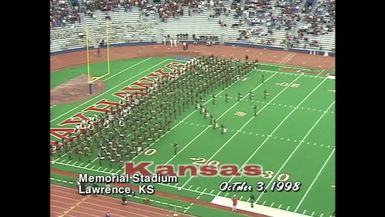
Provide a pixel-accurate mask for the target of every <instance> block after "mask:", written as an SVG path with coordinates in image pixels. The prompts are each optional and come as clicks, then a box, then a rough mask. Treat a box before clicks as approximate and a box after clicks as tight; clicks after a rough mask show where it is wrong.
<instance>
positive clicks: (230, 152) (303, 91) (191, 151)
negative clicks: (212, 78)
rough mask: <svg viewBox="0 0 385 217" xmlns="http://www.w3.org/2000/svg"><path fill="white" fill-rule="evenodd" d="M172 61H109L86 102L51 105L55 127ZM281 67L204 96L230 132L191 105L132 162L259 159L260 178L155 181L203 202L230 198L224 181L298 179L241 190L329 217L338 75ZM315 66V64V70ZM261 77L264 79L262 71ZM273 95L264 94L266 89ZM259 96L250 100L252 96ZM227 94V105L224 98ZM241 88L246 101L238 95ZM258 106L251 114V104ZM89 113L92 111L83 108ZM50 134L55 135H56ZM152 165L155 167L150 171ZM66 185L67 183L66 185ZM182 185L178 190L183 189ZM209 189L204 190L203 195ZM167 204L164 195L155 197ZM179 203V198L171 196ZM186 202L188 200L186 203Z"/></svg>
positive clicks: (208, 212)
mask: <svg viewBox="0 0 385 217" xmlns="http://www.w3.org/2000/svg"><path fill="white" fill-rule="evenodd" d="M170 62H175V60H172V59H167V58H148V59H130V60H125V61H116V62H111V69H112V70H111V71H112V74H111V76H110V77H106V78H105V82H106V85H107V89H106V91H105V92H104V93H102V94H101V95H98V96H94V97H93V98H91V99H87V100H84V101H81V102H77V103H72V104H68V105H57V106H55V107H53V108H52V109H51V115H52V116H51V117H52V118H51V128H64V127H69V128H71V127H74V125H65V126H63V125H62V126H60V123H62V122H63V121H64V120H66V119H68V118H70V117H72V116H73V115H75V114H76V113H78V112H81V111H84V109H86V108H88V107H89V106H91V105H94V104H95V103H97V102H99V101H100V100H101V99H108V100H111V101H118V100H119V98H118V97H117V96H116V95H113V93H116V92H118V91H120V90H121V89H122V88H124V87H127V86H128V85H129V84H131V83H133V82H134V81H136V80H138V79H140V78H142V77H144V76H146V75H148V74H149V73H151V72H152V71H155V70H157V69H160V68H163V69H165V70H168V69H167V68H166V67H165V66H166V64H167V63H170ZM281 69H282V66H275V65H262V66H260V67H259V68H258V69H257V70H255V71H253V72H252V73H250V74H249V75H247V77H246V78H245V79H241V80H240V81H238V82H236V83H235V84H233V85H232V86H230V87H229V88H227V89H226V90H222V89H216V90H215V91H214V94H218V96H217V97H218V100H217V103H216V104H213V103H212V101H211V95H212V94H209V96H208V97H206V98H205V99H204V100H205V101H206V108H207V109H208V111H209V112H210V113H211V114H213V115H214V117H216V118H217V120H218V123H220V124H224V126H225V127H226V128H228V132H227V133H225V134H224V135H222V134H221V133H220V130H219V129H213V128H212V127H211V126H210V125H209V124H210V123H209V120H208V119H205V118H204V116H203V115H202V114H200V113H199V112H198V111H196V110H195V109H194V108H190V109H188V110H186V111H185V112H184V113H182V115H181V116H179V117H178V118H177V119H176V120H175V123H174V127H173V129H172V130H171V131H169V132H168V133H167V134H166V135H165V136H163V137H162V138H161V139H160V140H158V141H157V142H156V143H154V144H153V145H152V146H151V147H150V148H149V149H150V150H151V151H148V152H144V153H143V154H142V155H140V156H138V157H137V158H136V159H135V162H141V161H153V162H154V165H157V164H165V163H171V164H174V165H178V164H191V163H193V164H196V165H201V164H202V163H212V164H219V165H222V164H237V165H239V166H243V165H245V164H260V165H262V166H263V171H264V172H263V174H262V176H261V177H257V178H255V177H254V178H253V177H247V176H241V177H235V178H233V177H220V176H217V177H213V178H207V177H190V176H186V177H180V179H179V183H178V184H177V185H176V186H175V185H173V184H166V185H160V184H157V185H156V189H157V190H159V191H165V192H170V193H173V194H179V195H183V196H187V197H191V198H197V197H198V196H200V200H206V201H211V200H213V199H214V198H215V197H216V196H222V197H231V196H232V195H233V193H225V192H220V191H219V190H218V186H219V184H220V183H221V182H224V181H231V182H235V181H246V182H247V183H248V184H250V185H252V186H254V187H255V185H256V183H257V182H258V181H262V182H264V184H265V185H267V186H271V185H273V183H274V182H279V181H288V180H290V181H293V182H296V181H298V182H301V183H302V184H301V186H300V190H299V191H298V192H277V191H273V192H272V191H268V192H266V193H261V192H257V191H255V190H254V191H253V192H252V193H250V192H245V193H240V192H238V193H236V194H237V196H238V198H240V199H241V200H242V201H247V200H248V198H249V196H250V194H254V195H255V197H256V198H257V203H258V204H260V205H264V206H270V207H273V208H277V209H283V210H289V211H292V212H296V213H301V214H302V213H304V214H306V215H312V216H330V215H331V214H332V213H333V211H334V210H335V205H334V198H335V188H334V187H333V186H334V185H335V181H334V179H335V168H334V165H335V154H334V151H335V143H334V140H335V132H334V131H335V123H334V119H335V114H334V100H335V95H334V90H335V80H333V79H329V78H327V77H325V75H326V73H329V72H322V73H317V74H308V73H305V74H301V71H302V70H303V71H304V72H306V69H304V68H300V69H299V70H301V71H300V72H293V73H292V72H286V71H281ZM310 70H311V69H310ZM83 71H84V67H79V68H73V69H67V70H63V71H58V72H55V73H53V74H52V77H51V88H52V87H55V86H57V85H59V84H61V83H63V82H65V81H68V80H70V79H72V78H74V77H76V76H77V75H80V74H81V73H83ZM262 74H263V76H264V83H262V82H261V76H262ZM264 90H266V91H268V92H269V94H270V95H269V97H268V98H267V99H264V97H263V91H264ZM250 91H252V92H253V93H255V97H254V98H249V96H248V93H249V92H250ZM225 93H227V94H228V95H229V96H230V101H229V102H225V100H224V95H225ZM238 93H241V95H242V96H244V98H243V99H242V100H241V101H238V100H237V96H238ZM254 105H256V106H257V108H258V109H257V110H258V112H257V115H256V116H254V112H253V106H254ZM84 113H85V115H87V116H91V115H93V114H95V113H92V112H88V111H84ZM51 139H52V140H55V139H57V138H55V136H53V135H52V134H51ZM174 143H178V144H181V150H180V151H179V153H178V154H177V155H176V156H174V154H173V151H174V150H173V147H172V146H171V144H174ZM54 158H55V159H58V158H59V159H58V160H57V162H56V163H55V164H52V167H56V168H60V169H63V170H68V171H73V172H76V173H85V172H87V173H91V174H112V173H121V172H122V169H121V166H122V165H119V164H118V165H111V166H110V165H109V164H108V163H104V164H99V162H98V160H97V158H96V155H94V156H92V157H91V159H89V160H90V161H89V160H88V159H80V160H79V159H72V160H70V159H69V158H68V157H67V156H60V157H59V156H58V155H54ZM152 168H153V166H152V167H150V169H152ZM61 184H62V183H61ZM178 187H181V188H182V189H181V190H178ZM202 191H204V193H202ZM158 199H159V200H162V201H168V200H169V199H166V198H158ZM173 202H175V201H173ZM184 205H187V206H186V207H188V206H189V204H184ZM188 213H190V214H194V215H198V216H226V217H227V216H229V217H232V216H239V215H238V214H234V213H231V212H224V213H223V211H220V210H215V209H211V208H204V207H200V206H196V205H193V206H191V207H189V209H188Z"/></svg>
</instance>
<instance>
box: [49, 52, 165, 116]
mask: <svg viewBox="0 0 385 217" xmlns="http://www.w3.org/2000/svg"><path fill="white" fill-rule="evenodd" d="M150 58H151V57H150ZM150 58H147V59H145V60H142V61H140V62H138V63H136V64H134V65H132V66H130V67H128V68H125V69H123V70H121V71H119V72H118V73H116V74H114V76H116V75H118V74H120V73H122V72H124V71H127V70H128V69H130V68H132V67H134V66H137V65H139V64H141V63H143V62H144V61H146V60H148V59H150ZM169 60H172V59H165V60H163V61H162V62H159V63H158V64H156V65H154V66H152V67H150V68H148V69H146V70H144V71H141V72H139V73H138V74H136V75H135V76H132V77H130V78H128V79H127V80H125V81H123V82H121V83H119V84H117V85H115V86H114V87H113V88H110V89H109V90H107V91H105V92H103V94H101V95H97V96H95V97H93V98H91V99H89V100H87V101H85V102H83V103H82V104H80V105H78V106H75V107H73V108H72V109H70V110H68V111H66V112H64V113H63V114H61V115H59V116H57V117H56V118H54V119H52V120H51V121H50V123H52V122H54V121H56V120H57V119H59V118H61V117H62V116H64V115H66V114H68V113H69V112H71V111H73V110H75V109H77V108H79V107H80V106H83V105H84V104H86V103H89V102H90V101H92V100H96V99H98V98H100V97H102V96H103V95H104V94H105V93H108V92H110V91H112V90H115V89H116V88H117V87H119V86H120V85H122V84H123V83H126V82H127V81H130V80H132V79H133V78H136V77H138V76H139V75H141V74H142V73H144V72H146V71H148V70H149V69H151V68H154V67H155V66H157V65H159V64H161V63H163V62H165V61H169ZM112 77H113V76H111V77H108V78H107V79H106V80H108V79H110V78H112Z"/></svg>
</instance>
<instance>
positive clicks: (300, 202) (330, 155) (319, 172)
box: [294, 149, 336, 212]
mask: <svg viewBox="0 0 385 217" xmlns="http://www.w3.org/2000/svg"><path fill="white" fill-rule="evenodd" d="M335 150H336V149H333V151H332V152H331V153H330V154H329V156H328V158H327V159H326V161H325V163H324V164H323V165H322V167H321V169H320V170H319V171H318V173H317V175H316V177H315V178H314V180H313V182H312V183H311V184H310V186H309V187H308V188H307V190H306V192H305V194H304V195H303V196H302V198H301V200H300V201H299V203H298V205H297V207H296V208H295V210H294V212H297V210H298V208H299V207H300V206H301V204H302V202H303V200H304V199H305V198H306V196H307V194H308V193H309V191H310V189H311V188H312V187H313V185H314V183H315V182H316V180H317V179H318V176H319V175H320V174H321V172H322V170H323V169H324V168H325V166H326V164H327V163H328V161H329V159H330V158H331V157H332V155H333V154H334V151H335Z"/></svg>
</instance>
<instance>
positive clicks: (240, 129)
mask: <svg viewBox="0 0 385 217" xmlns="http://www.w3.org/2000/svg"><path fill="white" fill-rule="evenodd" d="M301 77H302V75H299V76H297V78H295V79H294V80H292V81H291V82H290V85H291V84H293V83H294V82H295V81H297V80H298V79H299V78H301ZM290 85H287V86H286V87H285V88H284V89H282V90H281V91H280V92H279V93H278V94H277V95H275V96H274V98H272V99H271V100H270V101H269V102H268V103H266V104H265V105H264V106H263V107H262V108H261V109H260V110H259V111H258V112H257V115H258V114H259V113H260V112H261V111H263V110H264V109H265V108H266V107H267V106H268V105H269V104H270V103H271V102H272V101H274V99H276V98H277V97H278V96H280V95H281V94H282V93H283V92H284V91H285V90H287V89H288V88H289V87H290ZM245 97H246V96H245ZM234 105H236V104H234ZM255 117H256V116H252V117H251V118H250V119H249V120H248V121H247V122H246V123H245V124H244V125H242V127H241V128H239V129H238V130H237V131H236V133H235V134H233V135H232V136H231V137H230V138H229V139H228V140H227V141H226V142H225V143H224V144H223V145H222V146H221V147H220V148H219V149H218V150H217V151H216V152H215V153H214V154H213V155H211V157H210V158H209V159H208V160H207V161H206V162H210V160H211V159H212V158H213V157H214V156H215V155H216V154H218V153H219V152H220V151H221V150H222V149H223V148H224V147H225V146H226V145H227V144H228V143H229V142H230V141H231V140H232V139H233V138H234V137H235V136H236V135H237V134H238V133H239V132H240V131H242V129H243V128H244V127H246V125H248V124H249V123H250V122H251V121H252V120H253V119H254V118H255ZM233 177H234V176H233ZM192 178H193V176H191V177H190V178H189V179H188V180H187V181H186V182H185V183H184V184H183V185H182V187H184V186H185V185H186V184H187V183H188V182H189V181H190V180H191V179H192Z"/></svg>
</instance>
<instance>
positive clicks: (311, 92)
mask: <svg viewBox="0 0 385 217" xmlns="http://www.w3.org/2000/svg"><path fill="white" fill-rule="evenodd" d="M325 81H326V78H325V79H324V80H322V82H320V83H319V84H318V85H317V86H316V87H315V88H313V90H312V91H310V93H309V94H308V95H307V96H306V97H305V98H303V99H302V100H301V101H300V102H299V103H298V104H297V106H295V107H294V109H293V110H291V112H290V113H289V114H288V115H286V117H285V118H284V119H283V120H282V121H281V122H280V123H279V124H278V125H277V126H276V127H275V128H274V129H273V131H271V132H270V134H269V135H268V136H267V137H266V139H265V140H264V141H263V142H262V144H261V145H259V146H258V148H257V149H255V151H254V152H253V153H252V154H251V155H250V157H249V158H248V159H247V160H246V161H245V163H243V164H242V166H241V168H243V167H244V166H245V165H246V164H247V162H249V161H250V160H251V158H253V157H254V155H255V154H256V153H257V152H258V151H259V149H261V148H262V146H263V145H264V144H265V143H266V142H267V141H268V140H269V139H270V137H272V136H273V134H274V133H275V131H277V130H278V128H279V127H280V126H281V125H282V124H283V123H284V122H285V121H286V120H287V119H288V118H289V117H290V116H291V114H293V113H294V112H295V111H296V110H297V108H298V106H300V105H301V104H302V103H303V102H305V100H306V99H307V98H309V97H310V96H311V95H312V94H313V93H314V91H315V90H316V89H318V88H319V87H320V86H321V85H322V84H323V82H325ZM289 86H290V85H288V86H287V87H289ZM277 173H278V172H277ZM234 178H235V176H233V177H231V178H230V180H229V181H228V182H231V180H233V179H234ZM257 201H258V200H257ZM257 201H256V202H257Z"/></svg>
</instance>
